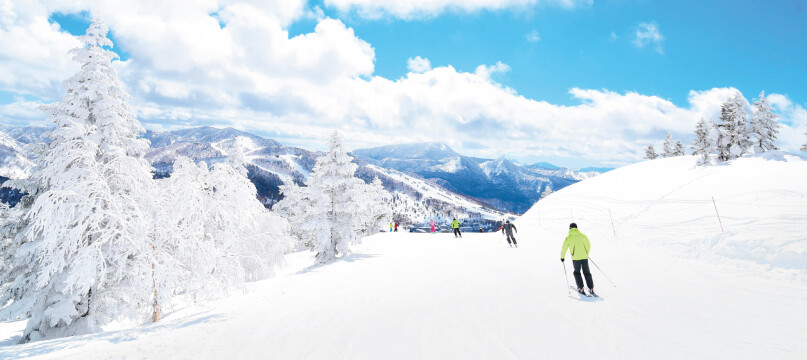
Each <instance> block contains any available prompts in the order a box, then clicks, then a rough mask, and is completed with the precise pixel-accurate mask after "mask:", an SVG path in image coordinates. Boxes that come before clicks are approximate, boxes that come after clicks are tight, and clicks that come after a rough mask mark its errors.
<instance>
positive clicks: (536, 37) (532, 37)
mask: <svg viewBox="0 0 807 360" xmlns="http://www.w3.org/2000/svg"><path fill="white" fill-rule="evenodd" d="M524 39H526V40H527V42H531V43H537V42H539V41H541V35H540V34H538V31H537V30H532V31H530V32H528V33H527V34H526V35H524Z"/></svg>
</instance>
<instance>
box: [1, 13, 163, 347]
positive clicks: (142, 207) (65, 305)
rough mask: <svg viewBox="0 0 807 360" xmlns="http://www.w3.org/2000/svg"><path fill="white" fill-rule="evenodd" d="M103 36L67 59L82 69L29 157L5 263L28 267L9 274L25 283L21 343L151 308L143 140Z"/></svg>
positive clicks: (90, 34) (100, 32) (93, 31)
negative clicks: (24, 194)
mask: <svg viewBox="0 0 807 360" xmlns="http://www.w3.org/2000/svg"><path fill="white" fill-rule="evenodd" d="M107 31H108V30H107V28H106V26H104V25H103V24H102V23H100V22H93V23H92V24H91V25H90V27H89V29H88V30H87V35H85V36H83V37H82V38H81V39H82V41H83V42H84V46H83V47H81V48H77V49H74V50H72V51H71V54H72V55H73V58H74V59H75V60H76V61H77V62H79V63H81V64H82V66H81V69H80V70H79V72H78V73H77V74H76V75H74V76H72V77H71V78H69V79H68V80H66V81H65V83H64V85H65V90H66V92H67V95H66V96H65V98H64V99H63V100H62V101H61V102H60V103H57V104H53V105H50V106H45V107H43V109H44V110H45V111H47V113H48V114H49V117H50V119H51V121H53V122H54V123H56V127H55V129H54V130H53V131H51V132H50V134H49V135H48V137H49V138H50V139H51V141H50V143H48V144H47V145H44V148H43V151H42V153H41V154H40V155H39V156H38V157H37V158H36V164H37V166H36V167H35V168H34V169H33V171H32V175H31V179H32V181H34V182H36V183H38V184H39V185H38V188H39V189H38V190H37V191H36V192H35V193H34V195H33V197H32V198H31V199H30V200H29V201H31V205H30V208H28V210H27V213H26V214H25V215H24V222H25V226H24V228H22V229H21V230H20V232H19V234H18V237H19V242H20V243H21V244H20V246H19V247H18V248H17V249H16V251H15V253H14V255H13V262H14V264H17V265H18V266H21V268H25V266H28V267H30V268H32V269H36V271H28V272H25V273H21V274H19V275H18V278H19V277H20V276H21V277H23V278H25V280H23V281H24V282H25V283H27V284H30V285H33V286H32V287H31V288H29V289H28V290H27V292H26V293H25V294H24V298H23V299H20V300H21V301H22V303H24V304H25V303H30V304H31V309H30V310H29V313H30V314H31V318H30V319H29V321H28V326H27V328H26V329H25V332H24V334H23V337H22V341H23V342H27V341H32V340H37V339H41V338H49V337H56V336H67V335H73V334H80V333H88V332H94V331H97V330H99V329H100V327H101V326H102V325H104V324H106V323H108V322H109V321H111V320H113V319H117V318H119V317H122V316H123V317H126V316H128V317H132V318H136V317H139V316H140V315H142V314H143V313H144V312H149V310H148V309H149V305H150V304H151V303H152V300H153V299H152V295H151V294H152V293H151V291H152V290H153V289H154V286H153V284H152V282H151V281H149V280H150V279H151V276H150V275H151V267H152V260H151V255H152V254H153V252H152V251H150V250H151V249H150V247H149V245H148V244H149V238H148V234H149V233H150V232H149V225H150V218H151V215H152V214H151V211H152V205H153V204H152V203H151V200H152V199H151V197H150V194H151V193H152V191H151V185H152V184H153V183H152V181H151V167H150V166H149V164H148V162H147V161H146V160H145V158H144V155H145V152H146V150H147V149H148V142H147V141H145V140H141V139H138V135H139V134H140V133H142V132H143V129H142V127H141V126H140V123H139V122H138V121H137V120H136V119H135V117H134V112H133V111H132V110H131V109H130V108H129V106H128V105H127V104H126V99H127V98H128V95H127V94H126V93H125V92H124V90H123V89H122V87H121V85H120V83H119V82H118V80H117V75H116V73H115V70H114V68H112V66H111V61H112V60H113V59H114V58H115V57H117V55H115V54H114V53H113V52H111V51H109V50H107V49H105V48H104V47H105V46H112V43H111V42H110V41H109V39H107V38H106V34H107ZM29 187H30V186H29ZM22 264H31V265H22ZM6 297H8V296H6Z"/></svg>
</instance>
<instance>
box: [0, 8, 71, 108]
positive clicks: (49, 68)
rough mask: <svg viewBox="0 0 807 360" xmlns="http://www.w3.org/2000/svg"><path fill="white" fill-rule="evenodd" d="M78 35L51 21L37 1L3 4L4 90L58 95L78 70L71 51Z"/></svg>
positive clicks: (0, 50)
mask: <svg viewBox="0 0 807 360" xmlns="http://www.w3.org/2000/svg"><path fill="white" fill-rule="evenodd" d="M78 45H79V42H78V40H77V39H76V38H74V37H72V36H70V35H68V34H65V33H63V32H59V28H58V26H54V25H51V24H50V23H48V19H47V12H46V11H45V9H44V8H43V7H42V6H41V5H40V4H38V3H37V2H33V1H32V2H28V1H3V2H1V3H0V90H2V91H9V92H14V93H21V94H33V95H42V94H45V95H48V96H56V95H57V94H58V93H59V91H60V90H61V86H60V85H61V83H62V81H63V80H64V79H65V78H66V76H65V75H67V74H70V73H72V72H75V71H76V70H77V69H78V65H77V64H75V63H73V61H72V60H71V59H70V57H69V56H67V51H68V50H70V49H72V48H74V47H76V46H78Z"/></svg>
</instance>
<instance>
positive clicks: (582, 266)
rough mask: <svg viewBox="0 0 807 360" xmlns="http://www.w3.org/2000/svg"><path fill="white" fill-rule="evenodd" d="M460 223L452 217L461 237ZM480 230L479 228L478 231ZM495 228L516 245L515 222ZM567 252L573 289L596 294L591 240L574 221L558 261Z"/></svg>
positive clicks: (431, 225)
mask: <svg viewBox="0 0 807 360" xmlns="http://www.w3.org/2000/svg"><path fill="white" fill-rule="evenodd" d="M436 225H437V222H436V221H434V219H431V220H429V226H430V228H429V230H430V232H431V233H435V232H436V228H435V227H436ZM460 225H461V223H460V222H459V221H458V220H457V218H453V219H452V221H451V229H452V230H453V231H454V237H455V238H458V237H460V238H461V237H462V232H460ZM396 227H397V226H396ZM481 230H482V229H481V228H480V232H481ZM497 230H500V231H501V232H502V235H505V238H506V239H507V244H508V245H510V247H518V242H516V237H515V235H514V233H516V234H517V233H518V229H517V228H516V225H515V224H513V223H511V222H510V220H505V221H504V222H503V223H502V225H501V226H500V227H499V228H498V229H497ZM396 231H397V229H396ZM567 252H569V253H570V254H571V256H572V267H573V268H574V271H573V272H572V274H574V281H575V285H577V287H575V288H574V290H575V291H577V292H578V293H579V294H580V295H582V296H595V297H596V296H598V295H597V294H596V293H594V279H593V278H592V277H591V270H590V269H589V267H588V255H589V253H590V252H591V242H590V241H589V240H588V237H587V236H586V235H585V234H583V233H582V232H580V230H579V229H578V228H577V224H576V223H571V224H569V234H568V235H567V236H566V238H565V239H564V240H563V245H562V246H561V251H560V261H561V262H563V263H565V262H566V253H567ZM565 270H566V267H565V265H564V271H565ZM584 279H585V283H584ZM584 285H587V287H588V293H586V292H585V290H584V288H583V286H584Z"/></svg>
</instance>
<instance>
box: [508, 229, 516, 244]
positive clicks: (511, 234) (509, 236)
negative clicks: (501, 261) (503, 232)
mask: <svg viewBox="0 0 807 360" xmlns="http://www.w3.org/2000/svg"><path fill="white" fill-rule="evenodd" d="M511 239H512V240H513V244H515V245H518V243H517V242H516V237H515V236H513V233H511V232H508V233H507V243H508V244H509V243H510V240H511Z"/></svg>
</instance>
